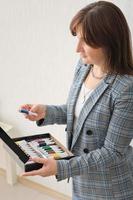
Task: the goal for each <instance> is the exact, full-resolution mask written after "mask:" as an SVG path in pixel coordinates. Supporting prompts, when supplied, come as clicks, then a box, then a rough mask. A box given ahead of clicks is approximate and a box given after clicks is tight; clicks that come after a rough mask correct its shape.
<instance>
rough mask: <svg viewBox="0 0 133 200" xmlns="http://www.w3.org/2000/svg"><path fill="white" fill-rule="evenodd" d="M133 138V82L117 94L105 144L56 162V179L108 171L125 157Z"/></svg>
mask: <svg viewBox="0 0 133 200" xmlns="http://www.w3.org/2000/svg"><path fill="white" fill-rule="evenodd" d="M132 138H133V82H132V81H131V82H130V84H129V85H128V86H126V87H125V88H124V90H123V91H122V92H121V93H119V94H118V96H117V98H116V100H115V103H114V110H113V113H112V116H111V119H110V123H109V126H108V131H107V135H106V138H105V142H104V145H103V146H102V147H101V148H99V149H96V150H93V151H91V152H89V153H88V154H83V155H81V156H78V157H74V158H72V159H70V160H58V161H57V169H58V170H57V180H58V181H60V180H63V179H65V178H68V177H73V176H75V175H82V174H87V173H88V172H91V170H96V169H101V170H104V169H107V168H108V167H110V166H112V165H114V164H117V163H120V161H121V160H123V158H124V157H125V155H126V154H128V148H130V147H129V144H130V142H131V140H132Z"/></svg>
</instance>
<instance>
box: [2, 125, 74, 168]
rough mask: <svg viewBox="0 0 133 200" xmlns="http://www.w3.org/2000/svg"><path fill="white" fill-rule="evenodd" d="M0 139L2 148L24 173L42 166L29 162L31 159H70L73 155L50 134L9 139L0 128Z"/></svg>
mask: <svg viewBox="0 0 133 200" xmlns="http://www.w3.org/2000/svg"><path fill="white" fill-rule="evenodd" d="M0 138H1V139H2V140H3V142H4V147H5V149H6V150H7V151H8V153H9V154H10V155H11V156H12V157H13V158H14V160H15V161H16V162H17V163H18V165H19V166H20V167H21V168H23V170H24V171H25V172H28V171H32V170H37V169H40V168H41V167H42V164H40V163H35V162H33V161H31V160H30V158H31V157H40V158H51V157H52V158H54V159H56V160H58V159H70V158H72V157H74V155H73V154H72V153H71V152H70V151H69V150H68V149H67V148H65V147H64V146H63V145H62V144H61V143H60V142H59V141H58V140H57V139H55V138H54V137H53V136H52V135H51V134H50V133H44V134H37V135H30V136H24V137H18V138H11V137H9V135H8V134H7V133H6V132H5V131H4V130H3V129H2V128H1V127H0Z"/></svg>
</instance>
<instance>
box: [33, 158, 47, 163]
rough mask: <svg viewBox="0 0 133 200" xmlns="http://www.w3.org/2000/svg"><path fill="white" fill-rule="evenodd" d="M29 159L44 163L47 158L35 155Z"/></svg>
mask: <svg viewBox="0 0 133 200" xmlns="http://www.w3.org/2000/svg"><path fill="white" fill-rule="evenodd" d="M31 160H32V161H34V162H36V163H42V164H46V163H47V160H48V159H47V158H39V157H35V158H31Z"/></svg>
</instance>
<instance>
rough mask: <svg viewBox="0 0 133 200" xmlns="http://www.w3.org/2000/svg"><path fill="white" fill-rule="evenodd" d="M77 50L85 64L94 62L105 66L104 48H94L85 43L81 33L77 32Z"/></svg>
mask: <svg viewBox="0 0 133 200" xmlns="http://www.w3.org/2000/svg"><path fill="white" fill-rule="evenodd" d="M77 39H78V41H77V47H76V52H77V53H80V57H81V59H82V61H83V62H84V63H85V64H94V65H98V66H104V64H105V53H104V51H103V48H93V47H91V46H89V45H88V44H86V43H85V41H84V40H83V38H82V36H81V34H80V33H77Z"/></svg>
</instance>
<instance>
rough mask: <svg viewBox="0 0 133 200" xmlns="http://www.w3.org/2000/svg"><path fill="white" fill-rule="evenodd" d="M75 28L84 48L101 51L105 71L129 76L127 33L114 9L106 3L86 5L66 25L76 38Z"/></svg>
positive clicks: (131, 61) (130, 61) (131, 59)
mask: <svg viewBox="0 0 133 200" xmlns="http://www.w3.org/2000/svg"><path fill="white" fill-rule="evenodd" d="M79 27H80V28H81V32H82V36H83V39H84V41H85V43H86V44H88V45H89V46H92V47H94V48H98V47H101V48H103V49H104V50H105V54H106V61H107V69H106V70H107V71H109V72H110V73H118V74H133V57H132V45H131V35H130V30H129V27H128V24H127V21H126V19H125V17H124V15H123V13H122V11H121V10H120V9H119V8H118V7H117V6H116V5H114V4H113V3H111V2H106V1H98V2H95V3H91V4H89V5H87V6H86V7H84V8H83V9H81V10H80V11H79V12H78V13H77V14H76V15H75V16H74V17H73V19H72V21H71V24H70V30H71V33H72V35H74V36H75V35H76V32H77V30H78V29H79ZM90 64H91V63H90Z"/></svg>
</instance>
